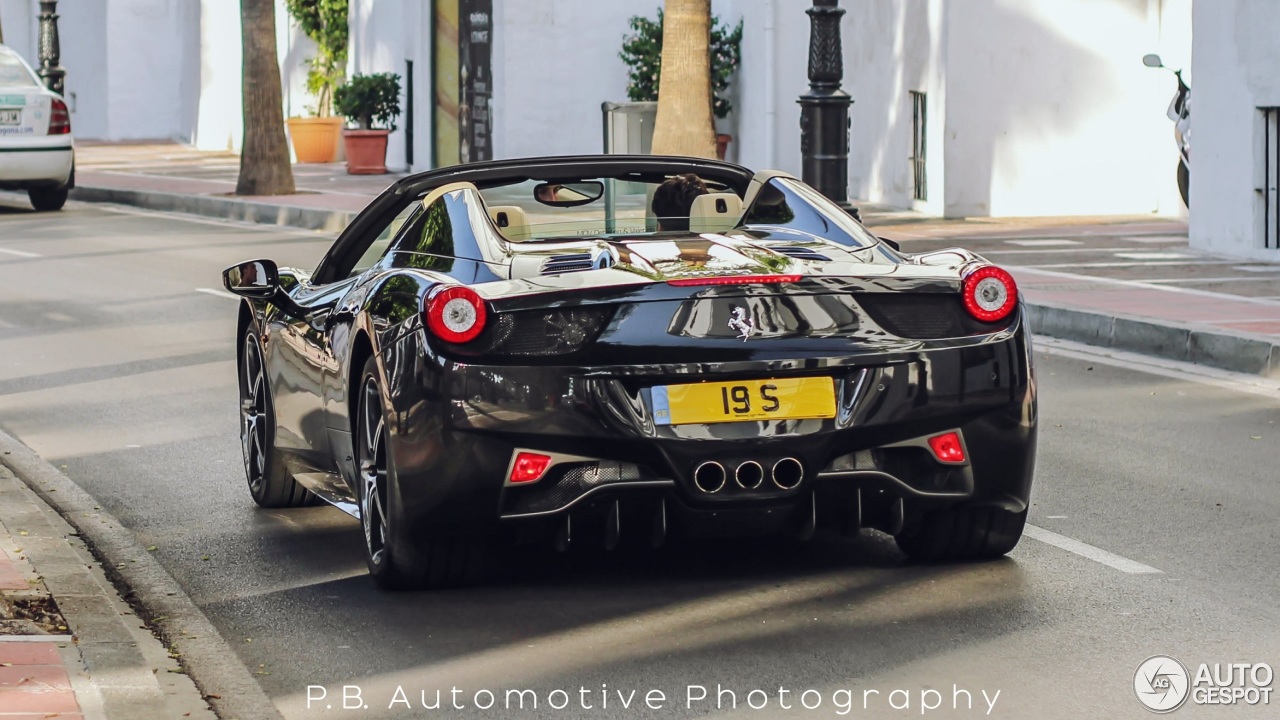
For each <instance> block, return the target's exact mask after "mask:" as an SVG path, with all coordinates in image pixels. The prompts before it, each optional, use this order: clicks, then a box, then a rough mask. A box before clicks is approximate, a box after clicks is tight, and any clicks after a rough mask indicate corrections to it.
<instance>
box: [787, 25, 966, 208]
mask: <svg viewBox="0 0 1280 720" xmlns="http://www.w3.org/2000/svg"><path fill="white" fill-rule="evenodd" d="M943 19H944V13H943V11H942V8H941V0H871V1H869V2H862V3H855V4H850V5H849V7H848V12H847V14H846V15H845V17H844V22H843V24H842V26H841V30H842V33H841V34H842V37H843V41H844V62H845V73H844V74H845V82H844V88H845V90H846V91H847V92H848V93H849V94H850V95H852V96H853V98H854V104H853V107H852V108H851V110H850V145H849V176H850V177H849V193H850V195H851V196H853V197H858V198H865V199H868V200H872V201H875V202H880V203H885V204H888V205H893V206H896V207H912V205H913V200H912V189H913V178H914V175H913V173H912V168H911V162H910V157H911V149H912V148H911V140H912V107H911V92H912V91H916V92H923V93H925V95H926V98H927V103H928V108H927V113H926V117H927V118H930V119H932V120H933V121H935V122H934V125H935V129H938V128H941V123H940V122H937V121H940V120H941V119H942V118H944V117H945V116H946V114H945V110H944V107H945V106H944V105H943V102H942V101H943V99H944V98H943V97H942V96H943V92H942V91H943V89H944V84H943V83H942V82H941V78H943V77H944V76H945V64H944V62H943V58H942V57H941V53H940V49H941V48H942V47H943V42H944V32H945V26H944V23H943ZM802 37H803V39H804V40H805V41H806V42H807V40H808V33H807V30H806V32H805V33H804V35H803V36H802ZM806 72H807V71H806ZM935 138H936V139H940V138H941V135H937V136H935ZM935 138H930V140H933V139H935ZM930 149H931V150H932V151H933V155H934V157H935V158H936V157H937V156H940V155H941V152H939V151H940V150H941V143H940V142H938V143H936V144H934V145H933V147H932V148H930ZM796 152H797V154H798V152H799V148H798V146H797V148H796ZM935 181H936V184H935V185H934V186H933V187H931V190H932V191H933V192H931V193H930V195H929V198H930V200H931V201H932V202H933V206H936V208H932V206H930V205H929V204H926V205H925V206H924V207H923V208H922V209H935V211H940V209H941V202H940V200H941V197H942V193H941V190H942V177H941V175H940V174H939V177H937V178H936V179H935Z"/></svg>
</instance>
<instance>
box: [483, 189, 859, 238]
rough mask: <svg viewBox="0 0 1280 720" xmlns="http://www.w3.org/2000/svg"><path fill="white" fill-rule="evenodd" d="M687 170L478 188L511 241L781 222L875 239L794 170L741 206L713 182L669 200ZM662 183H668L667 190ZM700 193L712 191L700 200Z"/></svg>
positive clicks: (815, 234) (804, 230)
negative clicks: (649, 176) (639, 177)
mask: <svg viewBox="0 0 1280 720" xmlns="http://www.w3.org/2000/svg"><path fill="white" fill-rule="evenodd" d="M688 177H692V176H676V177H675V178H674V179H673V178H666V179H663V180H656V179H655V180H652V181H632V180H618V179H613V178H602V179H598V180H597V179H590V180H583V181H580V182H575V183H557V184H549V183H544V182H540V181H538V180H527V181H524V182H520V183H514V184H510V185H503V186H501V187H492V188H486V189H484V190H481V191H480V192H481V196H482V197H483V198H484V202H485V206H486V207H487V208H488V209H489V213H490V215H491V216H492V217H493V218H494V220H495V223H496V225H497V228H498V231H499V232H500V233H502V235H503V236H504V237H506V238H507V239H508V240H513V241H516V242H527V241H531V240H532V241H537V240H572V239H580V238H584V237H598V238H611V237H620V236H632V237H634V236H636V235H645V234H656V235H660V236H661V235H669V234H679V235H683V236H688V235H689V234H690V233H691V232H692V233H693V234H701V233H705V232H713V233H726V232H729V231H730V230H735V229H737V230H760V231H765V232H770V231H777V230H785V231H788V232H789V233H791V234H799V235H804V236H808V237H810V238H812V239H814V240H829V241H831V242H834V243H838V244H840V245H844V246H847V247H850V248H855V249H860V248H866V247H872V246H874V245H876V244H877V243H878V242H879V241H878V240H877V239H876V238H875V236H874V235H872V234H871V233H869V232H868V231H867V230H866V228H864V227H862V225H861V224H859V223H858V222H857V221H856V220H854V219H853V217H852V216H851V215H849V213H848V212H846V211H845V210H843V209H842V208H841V207H840V206H839V205H836V204H835V203H833V202H832V201H831V200H829V199H827V198H826V197H824V196H823V195H822V194H821V193H819V192H817V191H816V190H814V189H813V188H811V187H809V186H808V185H805V184H804V183H802V182H800V181H799V180H796V179H794V178H790V177H775V178H773V179H771V180H769V181H768V182H766V183H765V184H764V185H763V186H761V188H760V190H759V192H758V193H756V196H755V198H754V199H753V200H752V202H751V207H750V208H748V209H747V210H746V211H745V212H743V210H742V202H741V200H740V199H739V198H738V196H737V195H736V194H734V193H733V192H732V190H730V189H728V188H725V187H721V186H718V185H714V184H711V183H706V184H705V188H704V187H702V186H697V185H695V186H694V188H693V189H692V190H688V189H687V188H686V190H685V191H683V194H682V193H681V192H679V191H678V192H676V193H674V197H675V199H674V200H672V197H673V195H672V193H671V192H670V187H669V186H670V185H671V183H672V182H673V181H675V180H680V179H681V178H688ZM693 182H701V180H700V179H696V180H695V181H693ZM664 184H665V185H667V186H668V187H667V189H665V190H664V189H663V186H664ZM677 184H678V183H677ZM664 193H666V196H665V197H666V199H665V200H664ZM702 195H710V196H711V197H709V198H705V199H703V200H699V199H698V198H700V197H701V196H702ZM721 199H723V200H726V201H728V202H721V201H720V200H721ZM672 210H675V211H677V212H676V213H673V212H671V211H672ZM717 212H718V213H720V214H717ZM691 228H692V229H691Z"/></svg>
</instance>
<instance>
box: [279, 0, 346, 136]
mask: <svg viewBox="0 0 1280 720" xmlns="http://www.w3.org/2000/svg"><path fill="white" fill-rule="evenodd" d="M285 7H286V8H287V9H288V10H289V15H290V17H292V18H293V19H294V21H295V22H297V23H298V27H300V28H302V32H303V34H304V35H306V36H307V37H308V38H311V40H312V41H313V42H315V44H316V54H315V56H314V57H309V58H307V92H309V93H311V94H312V95H314V96H315V98H316V104H315V105H314V106H312V107H309V108H307V110H308V111H309V112H311V113H313V114H314V115H316V116H317V117H330V116H332V115H333V92H334V90H335V89H336V88H337V87H338V86H339V85H341V84H342V80H343V78H344V77H346V73H347V40H348V25H347V8H348V0H285Z"/></svg>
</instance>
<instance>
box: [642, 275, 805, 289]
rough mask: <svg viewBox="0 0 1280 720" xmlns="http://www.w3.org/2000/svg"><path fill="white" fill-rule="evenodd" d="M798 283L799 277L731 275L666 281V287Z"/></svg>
mask: <svg viewBox="0 0 1280 720" xmlns="http://www.w3.org/2000/svg"><path fill="white" fill-rule="evenodd" d="M793 282H800V276H799V275H733V276H729V277H700V278H678V279H675V280H668V281H667V284H668V285H675V286H677V287H695V286H698V285H777V284H778V283H793Z"/></svg>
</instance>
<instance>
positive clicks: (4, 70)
mask: <svg viewBox="0 0 1280 720" xmlns="http://www.w3.org/2000/svg"><path fill="white" fill-rule="evenodd" d="M37 85H38V83H37V82H36V78H35V77H34V76H33V75H32V74H31V71H29V70H27V66H26V63H24V62H22V58H20V57H18V56H17V55H16V54H14V53H13V52H12V51H11V50H5V49H3V48H0V87H36V86H37Z"/></svg>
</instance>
